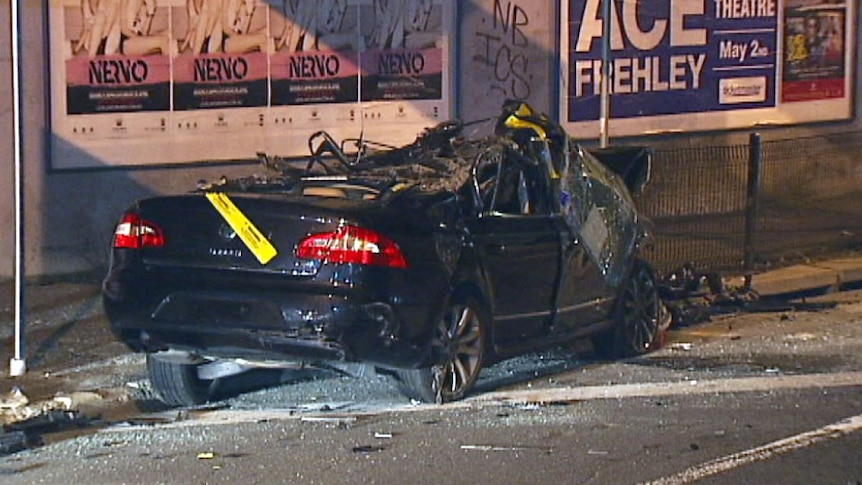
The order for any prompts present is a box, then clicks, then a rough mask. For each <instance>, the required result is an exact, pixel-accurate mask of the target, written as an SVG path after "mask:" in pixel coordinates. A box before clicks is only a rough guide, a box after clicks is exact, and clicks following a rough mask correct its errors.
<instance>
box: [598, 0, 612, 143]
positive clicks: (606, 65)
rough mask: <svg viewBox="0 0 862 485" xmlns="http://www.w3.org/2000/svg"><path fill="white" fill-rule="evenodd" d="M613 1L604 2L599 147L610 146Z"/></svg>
mask: <svg viewBox="0 0 862 485" xmlns="http://www.w3.org/2000/svg"><path fill="white" fill-rule="evenodd" d="M612 5H613V0H603V1H602V74H601V76H602V82H601V88H600V89H601V98H600V100H599V146H600V147H602V148H606V147H607V146H608V138H609V135H608V130H609V125H610V121H609V120H610V117H611V92H610V87H611V80H610V78H611V8H612Z"/></svg>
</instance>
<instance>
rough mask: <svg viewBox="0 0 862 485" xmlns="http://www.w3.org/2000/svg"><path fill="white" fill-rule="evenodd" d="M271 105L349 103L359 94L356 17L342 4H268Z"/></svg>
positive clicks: (288, 0)
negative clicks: (271, 48) (271, 51)
mask: <svg viewBox="0 0 862 485" xmlns="http://www.w3.org/2000/svg"><path fill="white" fill-rule="evenodd" d="M270 9H271V10H270V12H271V13H270V18H271V19H272V36H273V45H274V48H275V51H274V53H273V55H272V104H273V105H274V106H291V105H307V104H323V103H351V102H352V103H355V102H356V99H357V97H358V92H359V54H360V50H361V45H362V38H361V37H360V36H359V15H358V10H357V8H356V7H355V6H353V5H349V4H348V2H347V0H323V1H321V2H309V1H307V0H306V1H302V0H279V1H278V2H275V4H271V7H270Z"/></svg>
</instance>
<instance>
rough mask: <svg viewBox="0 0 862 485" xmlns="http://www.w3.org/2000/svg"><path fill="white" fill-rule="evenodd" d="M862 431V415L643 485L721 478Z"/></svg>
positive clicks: (673, 483)
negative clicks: (716, 476) (753, 464)
mask: <svg viewBox="0 0 862 485" xmlns="http://www.w3.org/2000/svg"><path fill="white" fill-rule="evenodd" d="M860 429H862V414H860V415H857V416H853V417H852V418H847V419H845V420H842V421H838V422H837V423H833V424H830V425H828V426H824V427H822V428H820V429H816V430H814V431H808V432H806V433H802V434H798V435H796V436H791V437H789V438H784V439H781V440H778V441H773V442H772V443H769V444H766V445H763V446H759V447H757V448H752V449H750V450H746V451H741V452H739V453H734V454H732V455H728V456H725V457H722V458H718V459H716V460H712V461H708V462H706V463H703V464H701V465H697V466H693V467H691V468H688V469H686V470H684V471H682V472H680V473H677V474H676V475H673V476H669V477H664V478H660V479H658V480H654V481H651V482H642V483H641V484H640V485H683V484H686V483H691V482H694V481H697V480H701V479H703V478H706V477H709V476H712V475H717V474H719V473H723V472H726V471H728V470H732V469H734V468H738V467H741V466H743V465H747V464H749V463H754V462H757V461H763V460H768V459H770V458H773V457H775V456H778V455H782V454H784V453H788V452H791V451H794V450H798V449H800V448H806V447H808V446H812V445H815V444H817V443H820V442H823V441H828V440H834V439H838V438H841V437H842V436H846V435H848V434H850V433H853V432H854V431H859V430H860Z"/></svg>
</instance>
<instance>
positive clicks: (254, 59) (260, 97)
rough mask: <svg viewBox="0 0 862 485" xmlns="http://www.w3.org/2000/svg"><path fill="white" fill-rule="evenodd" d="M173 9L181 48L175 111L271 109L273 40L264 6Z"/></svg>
mask: <svg viewBox="0 0 862 485" xmlns="http://www.w3.org/2000/svg"><path fill="white" fill-rule="evenodd" d="M151 1H152V0H151ZM172 11H173V15H172V25H173V28H172V31H173V33H174V35H175V36H176V37H177V44H178V48H177V53H176V56H175V57H174V59H173V68H174V83H173V85H174V109H175V110H177V111H187V110H195V109H212V108H231V107H260V106H266V104H267V99H266V98H267V89H268V87H267V83H268V79H267V77H268V74H267V70H268V65H267V64H268V59H267V54H268V51H269V49H268V47H267V43H268V41H269V37H268V35H267V9H266V8H265V7H264V6H263V4H258V3H257V1H256V0H192V1H189V2H187V3H186V5H185V6H183V7H174V8H173V9H172Z"/></svg>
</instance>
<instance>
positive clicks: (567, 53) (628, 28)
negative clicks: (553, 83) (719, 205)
mask: <svg viewBox="0 0 862 485" xmlns="http://www.w3.org/2000/svg"><path fill="white" fill-rule="evenodd" d="M609 1H610V2H611V7H612V8H611V15H610V18H609V25H610V32H611V35H610V55H609V59H610V60H609V62H610V63H611V65H610V76H609V100H610V113H609V118H610V134H611V136H631V135H644V134H650V133H666V132H680V131H697V130H716V129H727V128H740V127H746V126H753V125H756V124H764V123H767V124H789V123H796V122H802V121H817V120H826V119H828V120H835V119H846V118H849V117H850V115H851V114H850V112H851V105H852V100H851V98H850V96H849V89H850V82H849V79H848V78H847V76H845V75H844V73H845V72H847V71H848V70H849V69H848V67H847V66H849V65H850V62H851V56H850V53H849V52H848V51H847V49H846V48H843V47H842V48H840V49H833V50H832V51H831V52H832V54H831V57H829V58H828V60H827V58H826V56H825V54H824V56H821V57H818V59H819V60H818V64H817V66H812V65H811V64H810V62H806V61H796V60H794V61H791V60H790V58H789V57H788V45H790V43H793V42H798V40H797V37H796V34H797V29H799V28H800V27H801V26H802V23H803V22H802V20H803V19H804V18H811V17H816V18H817V19H818V20H819V21H820V25H821V26H820V27H819V29H820V37H821V38H824V37H826V35H827V34H826V32H827V29H832V30H830V32H835V31H836V29H837V27H831V26H833V25H839V24H840V25H841V26H842V27H845V26H846V19H847V18H848V17H849V15H850V14H851V13H850V12H849V11H848V8H847V7H845V6H844V5H843V4H842V5H840V6H839V5H836V3H835V2H834V1H830V0H787V2H785V4H782V3H781V2H780V1H779V0H656V1H650V2H643V1H637V0H609ZM603 3H604V2H603V0H567V1H566V2H563V9H562V22H563V28H562V33H563V45H562V50H563V52H562V53H561V54H562V76H561V84H560V94H561V96H560V116H561V118H562V121H563V123H564V124H566V125H567V126H568V127H569V128H570V130H571V131H572V132H573V133H576V134H577V136H579V137H584V138H591V137H595V136H598V133H599V128H600V126H599V123H598V120H599V109H600V100H601V95H602V93H601V76H602V43H603V29H604V23H605V19H604V18H603V10H602V7H603ZM815 3H828V4H829V6H828V7H826V6H820V5H813V4H815ZM813 12H816V13H813ZM827 26H830V27H827ZM800 33H801V31H800ZM849 35H850V32H848V29H847V28H846V27H845V28H843V30H841V31H840V33H834V34H832V37H833V38H834V39H836V43H837V39H841V40H842V42H843V44H842V45H845V46H846V45H848V44H849V42H848V39H849ZM796 57H799V56H798V55H797V56H796ZM814 79H816V80H817V81H816V83H815V86H816V87H815V88H814V89H813V91H814V92H813V93H812V84H811V82H812V80H814ZM800 82H802V83H804V84H798V83H800ZM800 91H805V93H804V94H800ZM814 99H816V100H827V99H828V100H832V101H833V102H834V103H832V104H830V105H829V106H828V109H824V110H819V109H818V110H816V111H815V112H812V113H804V112H803V110H799V109H795V108H793V107H788V106H787V104H786V103H788V102H790V101H793V100H799V101H802V100H809V101H810V100H814ZM809 108H810V106H809ZM823 108H827V106H823ZM806 111H810V110H806Z"/></svg>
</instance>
